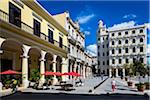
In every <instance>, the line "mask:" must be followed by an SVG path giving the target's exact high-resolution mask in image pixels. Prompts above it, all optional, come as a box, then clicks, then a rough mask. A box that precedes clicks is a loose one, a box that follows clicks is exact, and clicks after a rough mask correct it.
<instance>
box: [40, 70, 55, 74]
mask: <svg viewBox="0 0 150 100" xmlns="http://www.w3.org/2000/svg"><path fill="white" fill-rule="evenodd" d="M54 74H55V73H54V72H49V71H46V72H45V73H44V74H42V75H54Z"/></svg>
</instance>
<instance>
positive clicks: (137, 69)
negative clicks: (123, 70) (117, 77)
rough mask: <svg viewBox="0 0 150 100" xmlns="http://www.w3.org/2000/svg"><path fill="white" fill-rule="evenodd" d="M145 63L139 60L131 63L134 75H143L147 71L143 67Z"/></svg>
mask: <svg viewBox="0 0 150 100" xmlns="http://www.w3.org/2000/svg"><path fill="white" fill-rule="evenodd" d="M145 66H146V64H143V63H141V62H140V61H136V62H135V63H134V65H133V73H134V75H138V74H139V75H140V76H145V75H146V73H147V69H146V68H145Z"/></svg>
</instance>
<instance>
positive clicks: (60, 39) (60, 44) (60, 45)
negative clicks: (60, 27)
mask: <svg viewBox="0 0 150 100" xmlns="http://www.w3.org/2000/svg"><path fill="white" fill-rule="evenodd" d="M62 41H63V40H62V37H59V47H61V48H62V46H63V45H62Z"/></svg>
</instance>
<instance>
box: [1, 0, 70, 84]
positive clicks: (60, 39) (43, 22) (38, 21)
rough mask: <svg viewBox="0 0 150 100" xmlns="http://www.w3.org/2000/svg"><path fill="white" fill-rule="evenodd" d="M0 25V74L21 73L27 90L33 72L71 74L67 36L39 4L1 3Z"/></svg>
mask: <svg viewBox="0 0 150 100" xmlns="http://www.w3.org/2000/svg"><path fill="white" fill-rule="evenodd" d="M0 22H1V24H0V55H1V56H0V57H1V58H0V59H1V64H0V67H1V71H5V70H8V69H12V70H16V71H21V72H22V83H23V86H24V87H27V86H28V83H29V79H30V76H31V75H30V73H31V72H32V70H33V69H38V70H39V72H40V73H41V75H42V74H43V73H44V72H45V71H51V70H53V71H54V72H62V73H63V72H68V68H67V62H68V61H67V52H68V51H67V50H68V48H67V46H68V40H67V35H68V32H67V31H66V30H65V28H63V27H62V26H61V25H60V24H59V23H58V22H57V21H56V20H55V19H53V18H52V15H51V14H49V13H48V12H47V11H46V10H45V9H44V8H43V7H42V6H40V5H39V4H38V2H36V1H33V0H21V1H19V0H0ZM54 80H55V81H54V82H56V80H57V78H56V77H54ZM62 80H65V77H62ZM44 81H45V76H44V75H42V76H41V78H40V82H41V83H43V82H44Z"/></svg>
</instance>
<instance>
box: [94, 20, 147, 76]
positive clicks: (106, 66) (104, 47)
mask: <svg viewBox="0 0 150 100" xmlns="http://www.w3.org/2000/svg"><path fill="white" fill-rule="evenodd" d="M97 45H98V67H99V69H100V71H101V72H100V73H103V74H107V75H109V76H112V75H113V76H116V77H117V76H121V75H123V76H125V74H126V73H125V69H124V68H123V65H124V64H126V63H134V62H135V61H136V60H139V61H141V62H142V63H145V64H147V51H146V50H147V28H146V25H137V26H134V27H130V28H121V29H106V26H105V25H103V22H102V21H100V22H99V27H98V31H97Z"/></svg>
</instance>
